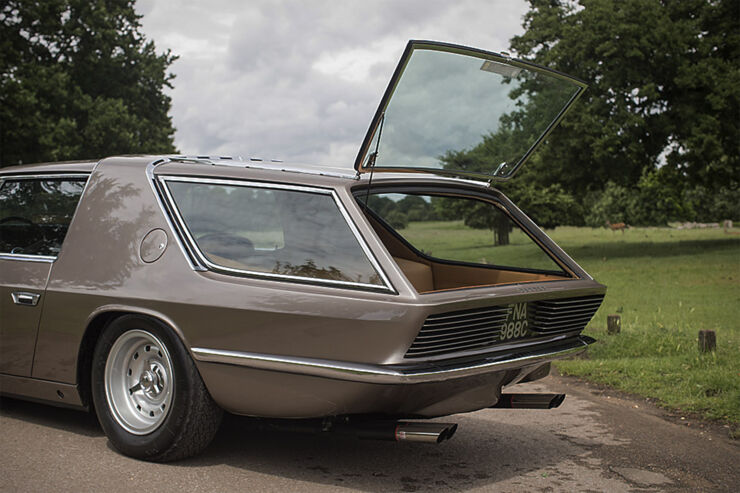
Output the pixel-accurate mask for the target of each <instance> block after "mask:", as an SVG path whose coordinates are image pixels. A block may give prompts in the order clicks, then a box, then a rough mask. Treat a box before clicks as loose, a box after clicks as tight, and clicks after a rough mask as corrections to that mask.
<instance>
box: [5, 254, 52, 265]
mask: <svg viewBox="0 0 740 493" xmlns="http://www.w3.org/2000/svg"><path fill="white" fill-rule="evenodd" d="M56 259H57V258H56V257H50V256H47V255H23V254H20V253H0V260H22V261H25V262H48V263H50V264H51V263H53V262H54V261H55V260H56Z"/></svg>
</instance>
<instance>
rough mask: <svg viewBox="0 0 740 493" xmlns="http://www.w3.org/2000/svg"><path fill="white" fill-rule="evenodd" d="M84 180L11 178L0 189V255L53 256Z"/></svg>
mask: <svg viewBox="0 0 740 493" xmlns="http://www.w3.org/2000/svg"><path fill="white" fill-rule="evenodd" d="M85 182H86V179H85V178H56V177H49V178H10V179H7V180H4V181H3V182H2V185H1V186H0V254H2V253H5V254H8V253H11V254H21V255H39V256H47V257H56V256H57V255H58V254H59V250H60V249H61V247H62V242H64V237H65V236H66V235H67V228H69V223H70V222H71V221H72V216H73V215H74V212H75V208H76V207H77V203H78V202H79V201H80V196H81V195H82V190H83V188H84V187H85Z"/></svg>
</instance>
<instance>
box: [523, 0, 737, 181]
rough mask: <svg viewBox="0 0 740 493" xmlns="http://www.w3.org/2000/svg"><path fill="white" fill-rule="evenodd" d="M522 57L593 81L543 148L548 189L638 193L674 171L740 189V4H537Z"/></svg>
mask: <svg viewBox="0 0 740 493" xmlns="http://www.w3.org/2000/svg"><path fill="white" fill-rule="evenodd" d="M524 27H525V29H526V32H525V33H524V34H523V35H521V36H516V37H514V38H513V39H512V40H511V48H512V50H513V51H515V52H517V54H518V55H520V56H522V57H523V58H526V59H530V60H533V61H535V62H537V63H539V64H542V65H545V66H548V67H551V68H554V69H557V70H560V71H563V72H566V73H570V74H573V75H576V76H578V77H580V78H582V79H584V80H586V81H587V82H588V83H589V84H590V88H589V89H588V91H587V92H586V93H585V95H584V97H583V98H581V100H580V101H579V103H578V104H577V106H576V108H575V109H574V110H573V111H572V112H571V113H570V114H569V115H568V116H567V117H566V118H565V120H563V122H562V124H561V127H560V128H559V129H557V130H556V131H555V132H554V133H553V134H552V135H551V138H550V139H549V142H548V145H547V146H545V148H544V149H543V150H542V156H541V157H542V159H541V160H540V162H539V164H540V165H541V166H540V167H539V168H538V169H537V176H538V177H539V178H540V179H541V180H542V181H541V183H553V182H557V183H561V184H562V185H563V186H564V188H565V190H566V191H567V192H571V193H575V192H579V191H582V190H584V189H596V190H598V189H601V188H603V186H604V184H605V183H607V182H608V181H611V182H613V183H614V184H617V185H621V186H632V185H636V184H637V183H638V181H639V180H640V179H641V177H642V176H643V175H644V173H645V172H646V171H649V170H651V169H654V168H656V167H659V166H662V165H667V166H670V167H672V168H674V169H676V170H679V171H680V173H681V174H682V175H683V176H685V177H686V179H687V180H691V181H692V182H698V183H702V184H704V185H706V186H709V187H719V186H727V185H728V184H731V186H732V188H734V189H735V190H737V187H738V181H740V175H739V174H738V169H740V142H739V141H738V139H737V136H738V135H740V85H738V84H737V81H738V80H740V2H737V1H736V0H712V1H709V0H670V1H669V0H623V1H620V2H614V1H612V0H580V1H578V2H570V1H566V0H530V9H529V12H527V14H526V15H525V18H524Z"/></svg>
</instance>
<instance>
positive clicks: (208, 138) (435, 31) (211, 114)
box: [138, 0, 526, 167]
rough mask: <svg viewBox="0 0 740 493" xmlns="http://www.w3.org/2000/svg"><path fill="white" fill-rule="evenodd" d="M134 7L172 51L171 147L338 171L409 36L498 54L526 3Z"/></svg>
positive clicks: (228, 0) (149, 1)
mask: <svg viewBox="0 0 740 493" xmlns="http://www.w3.org/2000/svg"><path fill="white" fill-rule="evenodd" d="M138 9H139V11H140V12H141V13H142V14H144V18H143V19H142V23H143V26H144V32H145V33H146V34H147V36H148V37H149V38H151V39H153V40H154V41H155V42H156V44H157V48H158V49H159V50H163V49H167V48H169V49H171V50H172V51H173V52H174V53H176V54H180V55H181V57H180V59H179V60H178V61H177V62H175V64H174V65H173V66H172V70H173V71H174V73H175V74H176V76H177V77H176V79H175V81H174V85H175V88H174V90H172V91H171V96H172V98H173V109H172V115H173V118H174V122H175V126H176V128H177V133H176V137H175V139H176V144H177V146H178V147H179V148H180V150H181V151H182V152H186V153H192V154H195V153H208V154H234V155H236V154H241V155H244V156H259V157H264V158H281V159H286V160H293V161H303V162H314V163H324V164H335V165H343V166H347V167H349V166H351V165H352V162H353V161H354V158H355V155H356V153H357V150H358V148H359V145H360V143H361V141H362V138H363V137H364V134H365V131H366V130H367V126H368V124H369V123H370V119H371V118H372V115H373V113H374V111H375V108H376V106H377V104H378V102H379V100H380V97H381V96H382V93H383V91H384V89H385V86H386V84H387V81H388V78H389V77H390V75H391V74H392V72H393V68H394V67H395V64H396V62H397V60H398V57H399V56H400V54H401V52H402V51H403V48H404V46H405V44H406V41H407V40H408V39H410V38H416V39H436V40H440V41H449V42H455V43H459V44H467V45H472V46H479V47H482V48H486V49H491V50H494V51H498V50H502V49H505V48H506V47H507V46H508V39H509V38H510V37H511V36H512V35H514V34H516V33H519V32H521V17H522V15H523V14H524V12H525V11H526V3H525V2H524V1H517V2H509V1H494V2H491V1H486V0H461V1H458V2H447V1H437V0H434V1H426V0H412V1H398V0H395V1H391V0H384V1H367V0H365V1H357V0H349V1H342V2H336V1H313V0H311V1H302V2H299V1H257V2H254V1H251V2H241V1H237V0H211V1H209V2H198V1H195V0H168V1H167V2H161V1H155V0H139V2H138ZM358 66H359V67H360V69H361V70H359V69H358ZM358 70H359V72H358Z"/></svg>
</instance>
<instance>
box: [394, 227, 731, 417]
mask: <svg viewBox="0 0 740 493" xmlns="http://www.w3.org/2000/svg"><path fill="white" fill-rule="evenodd" d="M440 226H442V224H440V223H431V222H430V223H411V224H410V225H409V227H408V228H407V229H406V230H404V231H403V233H404V234H405V235H408V236H409V238H410V239H411V241H412V242H414V238H419V239H420V240H419V241H424V242H426V244H430V242H431V243H432V244H433V243H434V242H435V241H436V244H435V245H434V247H433V248H432V253H433V254H434V255H435V256H440V257H444V255H445V252H446V251H448V249H455V250H456V251H457V255H458V256H459V255H460V252H461V251H467V252H468V253H467V254H466V255H468V257H469V258H467V260H470V261H480V259H481V258H483V257H490V256H491V255H495V257H496V258H507V257H508V256H509V255H511V253H512V252H515V251H516V250H517V249H518V248H519V247H517V246H516V245H512V246H510V247H491V246H486V245H490V243H491V233H490V232H489V231H478V230H475V231H474V230H470V229H468V228H465V227H464V226H462V225H461V224H459V223H457V224H455V223H447V224H446V226H447V227H448V228H449V229H450V231H448V232H449V233H453V231H454V230H455V229H457V228H459V231H458V233H456V234H449V235H439V234H438V231H439V230H437V235H436V237H437V238H438V240H434V239H433V238H434V233H433V230H434V229H435V228H438V227H440ZM734 231H736V232H737V231H738V230H737V229H735V230H734ZM548 234H549V235H550V237H551V238H552V239H553V240H555V242H556V243H558V244H559V245H560V246H561V247H563V249H564V250H565V251H566V252H568V253H569V254H570V255H571V256H572V257H573V258H574V259H575V260H576V262H578V263H579V264H580V265H581V266H582V267H583V268H584V269H586V271H587V272H589V273H590V274H591V275H592V276H593V277H594V278H595V279H596V280H598V281H599V282H601V283H603V284H605V285H606V286H607V287H608V291H607V295H606V299H605V300H604V304H603V306H602V307H601V309H600V310H599V311H598V312H597V314H596V316H595V317H594V319H593V320H592V321H591V323H590V324H589V326H588V328H587V330H586V333H587V334H589V335H591V336H593V337H595V338H596V339H598V340H599V342H598V343H597V344H595V345H594V346H592V348H591V349H590V350H589V352H588V353H587V355H586V356H585V357H583V358H580V359H576V360H572V361H564V362H560V363H558V368H559V369H560V371H561V372H563V373H566V374H571V375H577V376H580V377H584V378H587V379H589V380H592V381H594V382H599V383H603V384H607V385H610V386H612V387H614V388H617V389H620V390H624V391H628V392H633V393H636V394H639V395H643V396H645V397H652V398H655V399H657V401H658V402H659V403H660V404H661V405H664V406H666V407H669V408H673V409H680V410H684V411H687V412H693V413H699V414H701V415H703V416H705V417H707V418H713V419H721V420H727V421H729V422H732V423H734V424H735V425H738V424H740V235H738V234H728V233H725V232H724V231H723V230H722V229H716V228H715V229H691V230H677V229H671V228H630V229H628V230H627V231H625V232H624V233H622V232H613V231H610V230H607V229H605V228H599V229H591V228H573V227H562V228H557V229H555V230H551V231H548ZM512 239H513V240H515V241H514V243H516V242H517V241H516V238H512ZM463 244H464V245H465V247H467V248H465V247H463V248H462V249H461V248H460V247H461V246H463ZM497 249H500V250H499V252H500V253H497V252H496V250H497ZM492 252H493V253H492ZM528 254H530V255H531V252H528ZM458 258H459V257H458ZM533 258H534V257H533ZM496 263H499V262H496ZM501 263H503V262H501ZM612 313H618V314H620V315H621V317H622V331H621V333H620V334H619V335H613V336H612V335H607V333H606V329H605V327H606V316H607V315H608V314H612ZM700 329H712V330H715V331H716V333H717V351H716V352H714V353H710V354H706V355H700V354H699V352H698V348H697V346H698V340H697V339H698V337H697V335H698V331H699V330H700Z"/></svg>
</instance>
